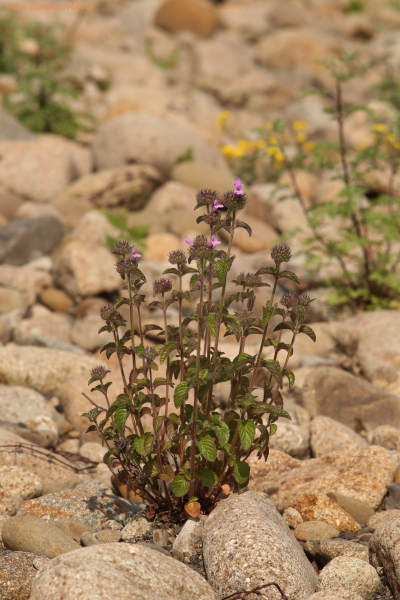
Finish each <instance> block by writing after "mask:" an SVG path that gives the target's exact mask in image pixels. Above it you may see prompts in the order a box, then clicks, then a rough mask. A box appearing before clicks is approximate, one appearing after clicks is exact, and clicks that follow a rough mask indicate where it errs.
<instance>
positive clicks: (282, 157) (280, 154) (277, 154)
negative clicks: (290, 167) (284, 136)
mask: <svg viewBox="0 0 400 600" xmlns="http://www.w3.org/2000/svg"><path fill="white" fill-rule="evenodd" d="M274 159H275V160H276V161H277V162H283V161H284V160H285V155H284V154H283V152H281V151H280V150H277V152H275V154H274Z"/></svg>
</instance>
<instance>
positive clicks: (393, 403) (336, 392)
mask: <svg viewBox="0 0 400 600" xmlns="http://www.w3.org/2000/svg"><path fill="white" fill-rule="evenodd" d="M303 404H304V407H305V408H306V409H307V410H308V412H309V413H310V415H311V416H312V417H316V416H317V415H323V416H326V417H330V418H331V419H335V420H337V421H340V422H341V423H343V424H344V425H347V426H348V427H351V428H352V429H356V428H357V427H359V426H360V424H361V426H362V427H363V429H366V430H367V431H370V430H372V429H375V427H376V426H377V425H386V424H387V423H388V422H390V423H391V424H392V425H393V426H394V427H397V426H399V428H400V403H399V397H398V396H395V395H393V394H390V393H389V392H387V391H385V390H382V389H381V388H379V387H377V386H376V385H373V384H371V383H369V382H368V381H365V380H364V379H361V378H360V377H355V376H354V375H351V374H350V373H347V372H346V371H343V370H342V369H337V368H335V367H319V368H317V369H313V370H312V371H311V372H310V374H309V375H308V377H307V378H306V380H305V383H304V386H303Z"/></svg>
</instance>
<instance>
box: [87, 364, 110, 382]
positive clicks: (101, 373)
mask: <svg viewBox="0 0 400 600" xmlns="http://www.w3.org/2000/svg"><path fill="white" fill-rule="evenodd" d="M107 373H110V371H108V370H107V369H106V368H105V367H103V365H99V366H98V367H94V368H93V369H92V370H91V371H90V377H91V379H94V380H95V381H101V380H102V379H104V378H105V376H106V375H107Z"/></svg>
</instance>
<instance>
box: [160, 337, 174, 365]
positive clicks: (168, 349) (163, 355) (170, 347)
mask: <svg viewBox="0 0 400 600" xmlns="http://www.w3.org/2000/svg"><path fill="white" fill-rule="evenodd" d="M177 347H178V344H177V343H176V342H169V343H168V344H167V345H166V346H164V348H163V350H162V351H161V354H160V364H163V362H164V360H165V359H166V358H167V356H168V354H169V353H170V352H172V350H173V349H174V348H177Z"/></svg>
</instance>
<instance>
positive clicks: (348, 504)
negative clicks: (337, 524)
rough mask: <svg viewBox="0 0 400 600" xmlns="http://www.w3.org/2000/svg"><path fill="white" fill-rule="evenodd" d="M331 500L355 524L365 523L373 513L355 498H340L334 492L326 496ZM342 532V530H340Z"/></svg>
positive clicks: (339, 495) (366, 505)
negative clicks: (351, 518)
mask: <svg viewBox="0 0 400 600" xmlns="http://www.w3.org/2000/svg"><path fill="white" fill-rule="evenodd" d="M327 496H329V498H331V500H333V501H334V502H336V503H337V504H339V506H341V507H342V508H343V509H344V510H345V511H346V512H347V513H348V514H349V515H350V516H351V517H353V519H354V520H355V521H356V522H357V523H363V524H364V523H367V521H368V519H370V518H371V517H372V516H373V515H374V514H375V512H374V511H373V509H372V508H371V507H370V506H368V504H366V503H365V502H362V501H361V500H357V499H356V498H348V497H347V496H342V494H336V493H335V492H329V493H328V494H327ZM342 531H344V530H342Z"/></svg>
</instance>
